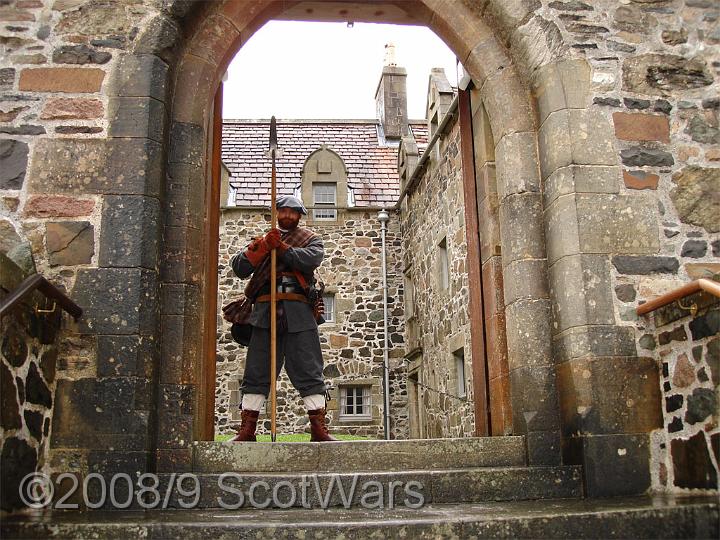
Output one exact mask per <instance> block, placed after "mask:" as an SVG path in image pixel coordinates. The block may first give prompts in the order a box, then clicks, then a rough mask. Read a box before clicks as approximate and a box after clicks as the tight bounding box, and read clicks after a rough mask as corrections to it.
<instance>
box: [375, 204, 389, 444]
mask: <svg viewBox="0 0 720 540" xmlns="http://www.w3.org/2000/svg"><path fill="white" fill-rule="evenodd" d="M389 219H390V216H389V215H388V213H387V211H386V210H385V208H383V209H382V210H380V212H379V213H378V220H380V224H381V225H382V229H381V231H380V233H381V237H382V280H383V326H384V329H383V335H384V344H383V387H384V388H383V390H384V391H383V397H384V401H385V402H384V409H385V414H384V418H385V420H384V426H385V439H386V440H390V365H389V364H390V361H389V358H388V350H389V348H388V301H387V298H388V286H387V260H386V257H385V232H386V223H387V222H388V220H389Z"/></svg>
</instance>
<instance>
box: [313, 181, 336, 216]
mask: <svg viewBox="0 0 720 540" xmlns="http://www.w3.org/2000/svg"><path fill="white" fill-rule="evenodd" d="M336 205H337V185H336V184H334V183H315V184H313V206H315V207H316V208H315V209H313V219H320V220H322V219H326V220H335V219H337V210H336V209H335V208H334V207H335V206H336ZM318 206H320V207H321V208H317V207H318ZM322 206H328V208H322Z"/></svg>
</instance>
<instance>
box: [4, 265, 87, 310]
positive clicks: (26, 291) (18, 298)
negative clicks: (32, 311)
mask: <svg viewBox="0 0 720 540" xmlns="http://www.w3.org/2000/svg"><path fill="white" fill-rule="evenodd" d="M35 289H37V290H38V291H40V292H41V293H43V294H44V295H45V296H47V297H48V298H52V299H53V300H55V301H56V302H57V303H58V304H59V305H60V307H61V308H63V309H64V310H65V311H67V312H68V313H69V314H70V315H72V316H73V317H75V319H76V320H77V319H79V318H80V316H82V313H83V310H82V308H81V307H80V306H78V305H77V304H76V303H75V302H73V301H72V300H71V299H70V298H68V296H67V295H66V294H65V293H64V292H62V291H61V290H60V289H58V288H57V287H55V285H53V284H52V283H50V282H49V281H48V280H47V279H45V277H44V276H42V275H40V274H33V275H32V276H30V277H28V278H26V279H25V280H24V281H23V282H22V283H21V284H20V285H18V287H17V288H16V289H15V290H14V291H12V292H11V293H10V294H9V295H7V296H6V297H5V298H3V299H2V300H0V318H2V317H4V316H5V315H6V314H7V313H10V310H12V308H13V307H15V306H16V305H17V304H19V303H20V302H22V301H23V299H24V298H25V297H26V296H29V295H30V294H32V292H33V291H34V290H35Z"/></svg>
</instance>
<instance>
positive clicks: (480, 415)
mask: <svg viewBox="0 0 720 540" xmlns="http://www.w3.org/2000/svg"><path fill="white" fill-rule="evenodd" d="M458 115H459V121H460V154H461V157H462V178H463V193H464V196H465V238H466V240H467V260H466V268H467V272H468V288H469V296H470V305H469V318H470V350H471V352H472V373H473V393H474V395H475V435H476V436H477V437H484V436H487V435H489V434H490V407H489V405H488V384H487V358H486V356H487V355H486V352H485V320H484V316H483V294H482V259H481V257H480V231H479V221H478V211H477V191H476V185H475V155H474V150H473V131H472V110H471V108H470V92H468V91H467V90H460V91H459V93H458Z"/></svg>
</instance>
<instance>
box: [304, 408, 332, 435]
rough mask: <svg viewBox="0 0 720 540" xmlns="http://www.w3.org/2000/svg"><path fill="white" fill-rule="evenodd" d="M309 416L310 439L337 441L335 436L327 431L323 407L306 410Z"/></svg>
mask: <svg viewBox="0 0 720 540" xmlns="http://www.w3.org/2000/svg"><path fill="white" fill-rule="evenodd" d="M308 416H309V417H310V433H311V435H310V441H311V442H323V441H337V440H338V439H336V438H335V437H333V436H332V435H330V433H328V427H327V420H326V418H325V408H322V409H317V410H314V411H308Z"/></svg>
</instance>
